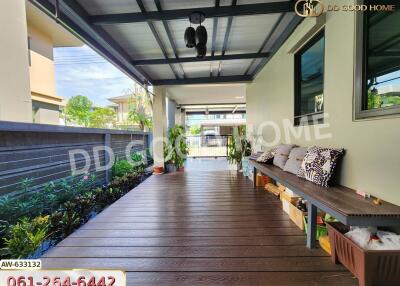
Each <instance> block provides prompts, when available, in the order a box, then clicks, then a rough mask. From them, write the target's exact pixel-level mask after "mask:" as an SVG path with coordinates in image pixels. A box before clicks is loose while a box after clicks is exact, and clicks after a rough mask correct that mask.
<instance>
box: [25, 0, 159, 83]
mask: <svg viewBox="0 0 400 286" xmlns="http://www.w3.org/2000/svg"><path fill="white" fill-rule="evenodd" d="M29 1H30V2H31V3H32V4H33V5H35V6H36V7H37V8H39V9H40V10H42V11H43V12H44V13H46V14H47V15H48V16H49V17H51V18H53V19H54V20H55V21H57V22H58V23H59V24H60V25H62V26H63V27H64V28H66V29H67V30H68V31H70V32H71V33H72V34H73V35H75V36H76V37H77V38H78V39H80V40H81V41H82V42H84V43H86V44H87V45H88V46H90V47H91V48H93V49H94V50H96V51H97V52H98V53H99V54H101V55H102V56H104V57H105V58H107V59H108V60H109V61H110V62H111V63H113V64H115V65H116V66H118V67H119V68H120V69H121V70H122V71H124V72H125V73H126V74H127V75H129V76H130V77H132V78H133V79H135V80H137V81H138V82H139V83H140V84H146V83H151V78H150V77H149V76H148V75H147V74H146V73H145V72H144V71H143V70H141V69H140V68H139V67H135V66H133V65H132V63H131V61H132V59H131V58H130V57H129V55H128V54H127V53H126V52H125V51H124V50H123V49H122V48H121V47H120V46H119V45H118V43H116V42H115V41H114V40H113V39H112V38H111V37H110V36H109V35H108V34H107V33H106V32H105V31H104V30H103V29H102V28H101V27H96V26H93V25H91V23H90V21H89V18H90V16H89V14H88V13H87V12H86V11H85V10H84V9H83V8H82V7H81V6H80V5H79V4H78V3H77V2H76V1H71V0H64V1H60V2H59V10H58V12H57V13H58V14H57V15H56V8H55V6H54V5H53V4H52V3H51V2H50V1H48V0H29Z"/></svg>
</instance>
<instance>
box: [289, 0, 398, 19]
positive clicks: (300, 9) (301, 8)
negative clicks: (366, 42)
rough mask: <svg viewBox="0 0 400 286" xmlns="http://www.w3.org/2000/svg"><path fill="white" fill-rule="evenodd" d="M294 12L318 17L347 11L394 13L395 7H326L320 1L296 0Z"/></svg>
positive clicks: (388, 5)
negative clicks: (332, 12) (325, 13)
mask: <svg viewBox="0 0 400 286" xmlns="http://www.w3.org/2000/svg"><path fill="white" fill-rule="evenodd" d="M294 10H295V12H296V14H297V15H299V16H300V17H304V18H305V17H318V16H319V15H321V14H322V13H324V11H334V12H337V11H347V12H354V11H355V12H363V11H373V12H394V11H396V5H394V4H379V5H357V4H356V5H355V4H348V5H328V6H327V7H325V6H324V4H322V2H321V1H320V0H297V2H296V4H295V6H294Z"/></svg>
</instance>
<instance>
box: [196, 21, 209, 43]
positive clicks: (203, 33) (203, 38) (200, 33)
mask: <svg viewBox="0 0 400 286" xmlns="http://www.w3.org/2000/svg"><path fill="white" fill-rule="evenodd" d="M207 37H208V36H207V30H206V28H204V26H198V27H197V29H196V45H203V46H205V45H206V44H207Z"/></svg>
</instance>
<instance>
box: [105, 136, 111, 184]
mask: <svg viewBox="0 0 400 286" xmlns="http://www.w3.org/2000/svg"><path fill="white" fill-rule="evenodd" d="M104 146H105V147H106V148H107V147H108V148H111V134H110V133H105V134H104ZM104 161H105V162H104V164H105V166H107V165H108V163H109V162H110V155H109V154H108V152H107V151H106V152H104ZM105 172H106V173H105V176H106V184H107V185H108V184H109V183H110V182H111V177H112V174H111V169H110V168H106V170H105Z"/></svg>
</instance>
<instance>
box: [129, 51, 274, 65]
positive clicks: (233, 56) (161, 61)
mask: <svg viewBox="0 0 400 286" xmlns="http://www.w3.org/2000/svg"><path fill="white" fill-rule="evenodd" d="M269 55H270V54H269V53H250V54H230V55H227V54H225V55H214V56H205V57H204V58H202V59H198V58H197V57H184V58H169V59H145V60H135V61H132V64H133V65H135V66H145V65H163V64H178V63H192V62H212V61H228V60H243V59H256V58H257V59H258V58H267V57H269Z"/></svg>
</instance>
